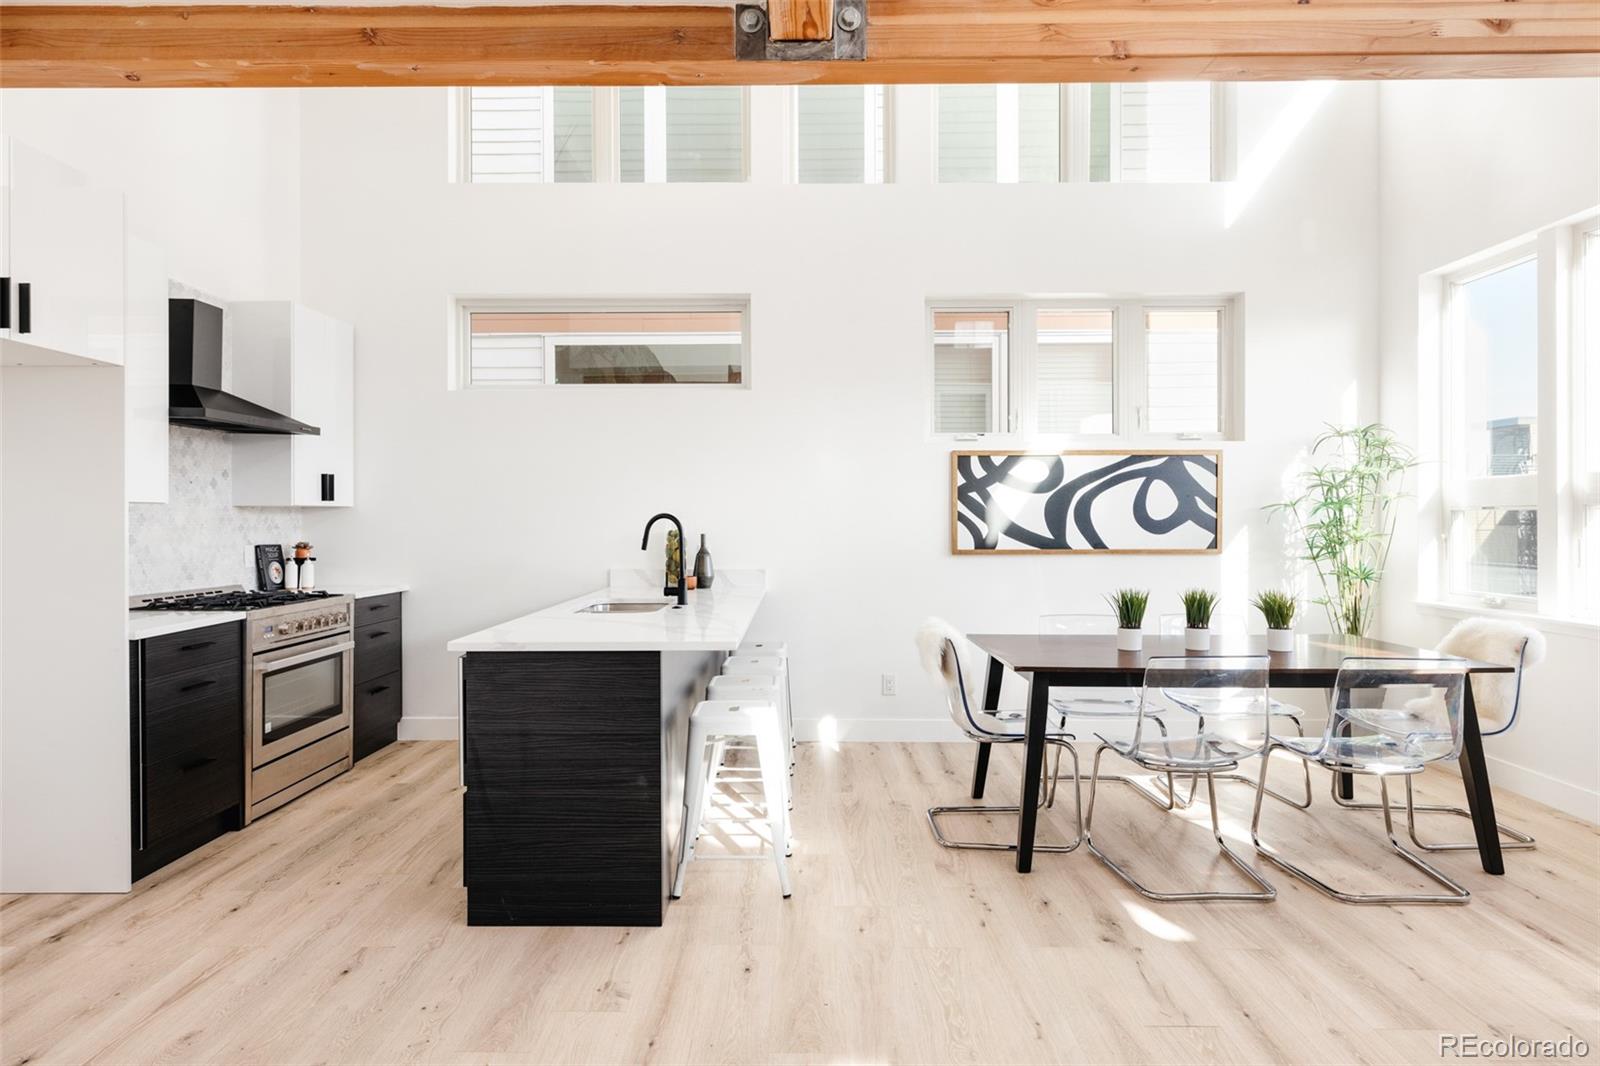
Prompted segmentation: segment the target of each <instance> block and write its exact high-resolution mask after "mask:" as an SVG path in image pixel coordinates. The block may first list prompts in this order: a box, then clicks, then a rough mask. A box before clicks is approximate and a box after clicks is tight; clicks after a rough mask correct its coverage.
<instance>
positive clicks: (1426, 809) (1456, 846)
mask: <svg viewBox="0 0 1600 1066" xmlns="http://www.w3.org/2000/svg"><path fill="white" fill-rule="evenodd" d="M1331 787H1332V791H1333V801H1334V802H1335V803H1337V804H1338V805H1339V806H1341V807H1343V808H1345V809H1346V810H1351V811H1375V810H1378V809H1380V808H1381V806H1382V804H1378V803H1370V802H1367V801H1364V800H1353V799H1349V800H1347V799H1344V798H1342V797H1341V796H1340V795H1339V779H1338V776H1337V775H1335V777H1334V778H1333V781H1332V784H1331ZM1406 803H1407V808H1406V810H1407V813H1406V833H1407V835H1409V836H1410V837H1411V842H1412V843H1413V844H1415V845H1416V846H1417V847H1419V848H1421V849H1422V850H1423V851H1477V850H1478V842H1477V841H1475V840H1473V841H1464V842H1460V843H1455V842H1452V843H1447V844H1430V843H1428V842H1427V841H1425V840H1423V839H1422V838H1421V837H1419V836H1417V818H1416V812H1418V811H1421V812H1422V813H1423V814H1453V815H1455V816H1456V817H1457V818H1466V819H1469V820H1470V819H1471V818H1472V812H1471V811H1469V810H1467V809H1466V808H1465V807H1453V806H1451V805H1450V804H1448V803H1415V802H1414V800H1413V797H1412V787H1411V776H1410V775H1409V774H1408V775H1407V776H1406ZM1495 828H1496V829H1498V830H1499V831H1500V835H1501V836H1502V837H1508V838H1510V839H1509V840H1501V841H1500V850H1501V851H1532V850H1534V848H1535V847H1536V846H1537V841H1535V840H1534V839H1533V837H1531V836H1529V835H1528V834H1527V833H1524V832H1523V831H1522V830H1520V829H1517V828H1516V827H1514V826H1509V825H1506V824H1505V823H1504V822H1496V823H1495Z"/></svg>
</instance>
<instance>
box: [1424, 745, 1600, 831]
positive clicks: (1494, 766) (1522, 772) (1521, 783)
mask: <svg viewBox="0 0 1600 1066" xmlns="http://www.w3.org/2000/svg"><path fill="white" fill-rule="evenodd" d="M1484 758H1485V760H1486V761H1487V762H1488V763H1489V782H1490V784H1491V785H1492V786H1493V788H1494V790H1495V791H1496V792H1500V791H1505V792H1515V793H1516V794H1517V795H1519V796H1525V797H1527V798H1528V799H1531V800H1534V801H1536V802H1538V803H1543V804H1544V805H1545V806H1547V807H1554V808H1555V809H1556V810H1558V811H1562V812H1564V813H1566V814H1570V815H1572V816H1573V817H1574V818H1582V819H1583V820H1584V821H1586V822H1590V823H1593V824H1600V792H1597V791H1596V790H1594V789H1592V788H1584V787H1583V786H1582V785H1574V784H1573V783H1572V782H1570V781H1563V780H1561V779H1560V778H1558V777H1551V776H1550V775H1549V774H1546V773H1542V772H1540V771H1538V770H1530V769H1528V767H1526V766H1520V765H1518V764H1517V763H1514V762H1507V761H1506V760H1505V759H1500V758H1496V757H1495V756H1493V755H1489V754H1487V753H1485V755H1484ZM1440 769H1442V770H1444V771H1445V772H1447V773H1456V772H1457V768H1456V766H1455V764H1453V763H1444V764H1442V765H1441V766H1440Z"/></svg>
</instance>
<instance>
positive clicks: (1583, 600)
mask: <svg viewBox="0 0 1600 1066" xmlns="http://www.w3.org/2000/svg"><path fill="white" fill-rule="evenodd" d="M1435 286H1436V287H1437V288H1436V289H1435V288H1434V287H1435ZM1433 291H1437V292H1438V307H1439V313H1440V316H1441V319H1440V326H1439V349H1440V376H1439V385H1440V390H1439V391H1440V397H1441V403H1440V418H1439V427H1440V432H1439V439H1438V449H1439V455H1440V457H1441V460H1442V462H1441V471H1440V494H1439V495H1440V500H1441V503H1440V512H1439V522H1440V528H1439V532H1440V540H1441V544H1442V548H1443V550H1442V552H1441V553H1440V571H1439V574H1438V580H1437V588H1438V591H1439V594H1440V596H1441V597H1442V598H1444V599H1448V600H1454V601H1457V602H1462V603H1474V604H1483V605H1486V606H1490V607H1510V608H1515V609H1519V610H1526V611H1535V612H1538V613H1540V614H1544V615H1551V616H1570V615H1587V616H1597V615H1600V566H1597V553H1600V440H1597V437H1600V434H1597V433H1596V432H1595V431H1594V430H1593V429H1592V428H1591V427H1590V425H1589V422H1590V419H1591V418H1592V417H1593V412H1594V410H1596V406H1595V405H1596V403H1597V402H1600V369H1597V367H1600V336H1597V333H1600V330H1597V323H1600V219H1596V218H1590V219H1588V220H1586V221H1584V222H1581V223H1578V224H1571V223H1564V224H1562V225H1559V226H1554V227H1550V228H1549V229H1546V230H1543V231H1540V232H1539V233H1537V234H1534V235H1532V236H1530V237H1529V238H1528V239H1527V240H1526V241H1524V242H1522V243H1519V244H1516V245H1514V246H1510V247H1506V248H1502V249H1499V250H1497V251H1496V252H1494V253H1492V254H1490V255H1487V256H1485V257H1483V258H1480V259H1478V260H1475V261H1473V262H1471V263H1470V264H1469V265H1466V266H1463V267H1460V268H1456V269H1453V270H1451V271H1450V272H1448V273H1445V274H1442V275H1434V276H1433V279H1432V280H1429V281H1427V282H1426V283H1425V287H1424V292H1425V293H1427V292H1433Z"/></svg>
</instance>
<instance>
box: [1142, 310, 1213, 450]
mask: <svg viewBox="0 0 1600 1066" xmlns="http://www.w3.org/2000/svg"><path fill="white" fill-rule="evenodd" d="M1221 356H1222V312H1220V311H1218V310H1215V309H1204V310H1170V311H1169V310H1161V311H1148V312H1146V314H1145V376H1146V381H1147V385H1146V389H1147V397H1148V406H1147V411H1146V419H1145V428H1147V429H1148V430H1149V431H1150V432H1152V433H1199V434H1214V433H1216V432H1218V430H1219V429H1220V428H1221V398H1222V391H1221V386H1222V382H1221Z"/></svg>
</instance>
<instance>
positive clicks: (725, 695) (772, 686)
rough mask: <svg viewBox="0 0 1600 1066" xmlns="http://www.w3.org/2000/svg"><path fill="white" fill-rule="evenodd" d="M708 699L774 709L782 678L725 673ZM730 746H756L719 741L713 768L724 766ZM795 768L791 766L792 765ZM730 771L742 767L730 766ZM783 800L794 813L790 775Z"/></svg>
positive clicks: (778, 703) (709, 687) (712, 686)
mask: <svg viewBox="0 0 1600 1066" xmlns="http://www.w3.org/2000/svg"><path fill="white" fill-rule="evenodd" d="M706 696H707V697H709V698H710V699H714V700H752V701H760V702H763V703H770V704H772V705H773V706H774V707H778V706H781V705H782V701H783V689H782V688H780V687H779V678H776V677H774V676H772V674H770V673H767V672H765V671H752V672H750V673H725V674H723V675H721V676H720V677H713V678H712V679H711V683H710V684H709V685H707V686H706ZM727 747H740V748H750V747H754V745H749V744H741V745H727V744H726V743H725V742H724V741H721V740H719V741H716V743H715V744H714V745H713V747H712V751H711V765H712V766H714V767H720V766H721V765H722V757H723V753H724V751H725V750H726V748H727ZM791 765H792V764H791ZM728 769H729V770H731V771H737V770H739V769H742V768H741V767H729V768H728ZM783 799H784V808H785V809H786V810H791V811H792V810H794V789H793V787H792V786H791V785H790V782H789V775H788V774H785V775H784V777H783Z"/></svg>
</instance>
